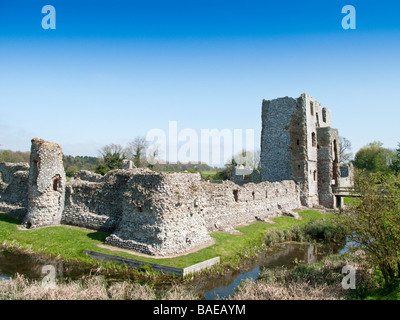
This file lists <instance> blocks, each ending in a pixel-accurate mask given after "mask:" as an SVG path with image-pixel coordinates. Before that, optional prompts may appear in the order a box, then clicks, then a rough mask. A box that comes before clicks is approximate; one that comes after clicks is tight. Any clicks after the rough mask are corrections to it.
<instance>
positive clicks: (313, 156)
mask: <svg viewBox="0 0 400 320" xmlns="http://www.w3.org/2000/svg"><path fill="white" fill-rule="evenodd" d="M261 118H262V132H261V180H262V181H271V182H274V181H283V180H294V181H295V182H296V183H298V185H299V186H300V190H301V203H302V205H304V206H307V207H312V206H315V205H323V206H325V207H329V208H333V207H335V206H336V199H335V197H334V193H333V187H335V186H338V184H339V178H340V174H339V171H338V170H340V167H339V153H338V131H337V130H336V129H332V128H331V113H330V110H329V109H327V108H323V107H322V106H321V105H320V103H319V102H318V101H316V100H314V99H313V98H312V97H310V96H309V95H307V94H305V93H303V94H302V95H301V96H300V97H299V98H289V97H284V98H278V99H274V100H263V103H262V117H261Z"/></svg>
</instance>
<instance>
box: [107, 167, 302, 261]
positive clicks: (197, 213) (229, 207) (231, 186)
mask: <svg viewBox="0 0 400 320" xmlns="http://www.w3.org/2000/svg"><path fill="white" fill-rule="evenodd" d="M300 206H301V204H300V193H299V189H298V187H297V185H296V184H295V183H294V182H293V181H283V182H275V183H271V182H263V183H260V184H254V183H248V184H246V185H244V186H239V185H237V184H235V183H233V182H231V181H223V182H222V183H221V184H213V183H207V182H205V181H201V177H200V175H199V174H192V173H169V174H165V173H156V172H152V171H150V170H148V171H143V172H142V173H139V174H135V175H133V176H132V178H131V179H130V180H129V181H128V188H127V191H126V192H125V193H124V197H123V210H122V218H121V221H120V223H118V225H117V227H116V230H115V231H114V233H113V234H112V235H110V236H109V237H108V238H107V239H106V243H108V244H111V245H115V246H119V247H123V248H128V249H134V250H139V251H141V252H144V253H147V254H152V255H171V254H177V253H182V252H185V251H187V250H189V249H191V248H194V247H196V246H199V245H202V244H204V243H207V242H209V241H211V240H212V238H211V237H210V236H209V233H210V232H213V231H218V230H219V231H228V232H231V231H234V227H235V226H237V225H241V224H248V223H251V222H254V221H256V220H257V219H258V220H262V219H268V218H272V217H276V216H280V215H283V214H285V212H290V211H291V210H293V209H296V208H299V207H300Z"/></svg>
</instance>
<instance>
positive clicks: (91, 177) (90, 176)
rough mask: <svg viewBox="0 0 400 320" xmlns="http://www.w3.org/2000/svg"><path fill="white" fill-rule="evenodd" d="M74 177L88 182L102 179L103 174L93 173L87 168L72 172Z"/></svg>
mask: <svg viewBox="0 0 400 320" xmlns="http://www.w3.org/2000/svg"><path fill="white" fill-rule="evenodd" d="M74 179H79V180H83V181H89V182H102V181H103V180H104V178H103V176H102V175H101V174H98V173H94V172H92V171H89V170H79V171H77V172H75V173H74Z"/></svg>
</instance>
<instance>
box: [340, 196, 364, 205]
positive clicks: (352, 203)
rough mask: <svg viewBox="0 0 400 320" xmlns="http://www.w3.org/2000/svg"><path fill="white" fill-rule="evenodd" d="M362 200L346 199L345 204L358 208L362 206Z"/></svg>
mask: <svg viewBox="0 0 400 320" xmlns="http://www.w3.org/2000/svg"><path fill="white" fill-rule="evenodd" d="M360 201H361V199H360V198H352V197H345V198H344V204H348V205H351V206H358V205H359V204H360Z"/></svg>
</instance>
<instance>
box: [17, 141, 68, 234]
mask: <svg viewBox="0 0 400 320" xmlns="http://www.w3.org/2000/svg"><path fill="white" fill-rule="evenodd" d="M62 156H63V153H62V149H61V147H60V146H59V145H58V144H56V143H53V142H48V141H45V140H42V139H38V138H34V139H32V147H31V155H30V169H29V180H28V212H27V214H26V216H25V219H24V220H23V225H25V227H26V228H28V229H29V228H37V227H43V226H49V225H56V224H59V223H60V221H61V215H62V212H63V209H64V198H65V182H66V178H65V171H64V166H63V162H62Z"/></svg>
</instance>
